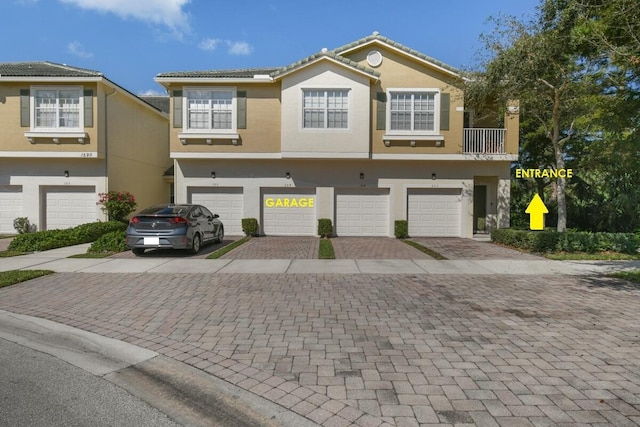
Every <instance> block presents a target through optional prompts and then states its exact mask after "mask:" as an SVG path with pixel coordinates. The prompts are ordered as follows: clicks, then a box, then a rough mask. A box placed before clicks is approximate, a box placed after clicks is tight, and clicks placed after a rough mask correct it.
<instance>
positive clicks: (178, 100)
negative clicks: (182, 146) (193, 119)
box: [173, 90, 182, 128]
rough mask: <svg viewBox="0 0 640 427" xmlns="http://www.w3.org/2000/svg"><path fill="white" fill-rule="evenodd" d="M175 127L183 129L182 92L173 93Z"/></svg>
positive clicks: (175, 91)
mask: <svg viewBox="0 0 640 427" xmlns="http://www.w3.org/2000/svg"><path fill="white" fill-rule="evenodd" d="M173 127H174V128H181V127H182V91H181V90H174V91H173Z"/></svg>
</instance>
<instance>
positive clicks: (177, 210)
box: [138, 205, 191, 216]
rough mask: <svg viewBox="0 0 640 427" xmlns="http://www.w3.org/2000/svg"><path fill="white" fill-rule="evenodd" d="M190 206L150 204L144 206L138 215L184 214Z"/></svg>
mask: <svg viewBox="0 0 640 427" xmlns="http://www.w3.org/2000/svg"><path fill="white" fill-rule="evenodd" d="M190 208H191V206H183V205H173V206H167V205H161V206H151V207H150V208H146V209H144V210H142V211H140V213H139V214H138V215H181V216H182V215H186V214H187V212H188V211H189V209H190Z"/></svg>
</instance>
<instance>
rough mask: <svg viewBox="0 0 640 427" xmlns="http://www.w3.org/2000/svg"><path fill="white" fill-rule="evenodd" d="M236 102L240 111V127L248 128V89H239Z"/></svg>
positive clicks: (238, 114) (238, 115)
mask: <svg viewBox="0 0 640 427" xmlns="http://www.w3.org/2000/svg"><path fill="white" fill-rule="evenodd" d="M236 103H237V104H236V105H237V108H238V113H237V117H238V120H237V122H238V123H237V125H238V129H246V128H247V92H246V91H243V90H242V91H240V90H239V91H238V92H237V94H236Z"/></svg>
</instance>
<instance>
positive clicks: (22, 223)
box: [13, 216, 37, 234]
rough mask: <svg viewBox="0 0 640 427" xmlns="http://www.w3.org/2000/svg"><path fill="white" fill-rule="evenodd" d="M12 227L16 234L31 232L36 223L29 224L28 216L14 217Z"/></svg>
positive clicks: (34, 228) (34, 229)
mask: <svg viewBox="0 0 640 427" xmlns="http://www.w3.org/2000/svg"><path fill="white" fill-rule="evenodd" d="M13 228H15V230H16V231H17V232H18V234H27V233H33V232H34V231H36V229H37V227H36V225H35V224H31V222H29V218H27V217H26V216H21V217H20V218H16V219H14V220H13Z"/></svg>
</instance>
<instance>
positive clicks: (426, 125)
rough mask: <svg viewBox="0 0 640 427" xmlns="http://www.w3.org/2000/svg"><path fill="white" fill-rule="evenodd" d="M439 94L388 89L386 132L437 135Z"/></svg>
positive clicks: (436, 91) (438, 128) (428, 91)
mask: <svg viewBox="0 0 640 427" xmlns="http://www.w3.org/2000/svg"><path fill="white" fill-rule="evenodd" d="M439 104H440V92H439V91H438V90H437V89H389V91H388V101H387V132H388V133H392V134H393V133H398V134H437V133H439V132H440V125H439V118H440V112H439Z"/></svg>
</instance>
